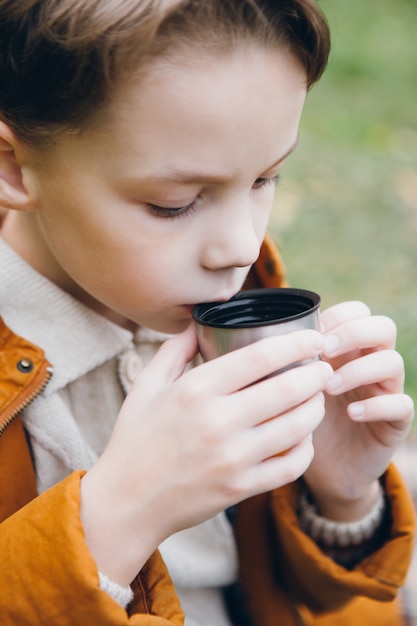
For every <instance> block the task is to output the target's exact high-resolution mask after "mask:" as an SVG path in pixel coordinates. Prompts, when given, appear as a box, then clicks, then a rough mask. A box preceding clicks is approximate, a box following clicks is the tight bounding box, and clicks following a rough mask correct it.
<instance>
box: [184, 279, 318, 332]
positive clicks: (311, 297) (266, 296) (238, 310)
mask: <svg viewBox="0 0 417 626" xmlns="http://www.w3.org/2000/svg"><path fill="white" fill-rule="evenodd" d="M319 306H320V296H319V295H318V294H317V293H315V292H314V291H309V290H307V289H296V288H291V287H276V288H264V289H248V290H245V291H241V292H239V293H238V294H236V295H235V296H233V298H231V299H230V300H228V301H227V302H203V303H201V304H197V305H196V306H195V307H194V308H193V311H192V317H193V320H194V321H195V322H196V323H197V324H199V325H201V326H209V327H211V328H230V329H233V328H254V327H258V326H270V325H272V324H281V323H285V322H289V321H291V320H296V319H299V318H302V317H305V316H306V315H310V314H311V313H312V312H314V311H315V310H317V309H318V308H319Z"/></svg>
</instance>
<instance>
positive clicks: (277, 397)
mask: <svg viewBox="0 0 417 626" xmlns="http://www.w3.org/2000/svg"><path fill="white" fill-rule="evenodd" d="M332 377H333V370H332V368H331V367H330V366H329V364H328V363H325V362H324V361H315V362H312V363H309V364H307V365H303V366H300V367H297V368H294V369H291V370H288V371H286V372H284V373H282V374H278V375H277V376H274V377H272V378H268V379H267V380H263V381H261V382H259V383H257V384H256V385H252V386H251V387H247V388H245V389H243V390H241V391H239V392H238V393H236V394H233V395H230V396H229V399H228V402H229V404H230V408H229V411H230V414H231V415H236V420H238V421H239V423H240V424H243V425H245V426H256V425H257V424H261V423H263V422H265V421H266V420H269V419H271V418H272V417H275V416H277V415H281V414H282V413H286V412H287V411H291V410H292V409H293V408H294V407H297V406H298V405H300V404H302V403H304V402H306V400H308V399H309V398H311V397H312V396H315V395H316V394H317V393H318V392H320V391H323V390H324V389H325V388H326V387H327V386H328V384H329V381H330V380H331V378H332ZM232 411H233V412H232ZM286 445H288V442H286Z"/></svg>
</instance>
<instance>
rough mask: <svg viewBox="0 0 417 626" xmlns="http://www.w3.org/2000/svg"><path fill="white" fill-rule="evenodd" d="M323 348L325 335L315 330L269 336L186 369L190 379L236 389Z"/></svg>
mask: <svg viewBox="0 0 417 626" xmlns="http://www.w3.org/2000/svg"><path fill="white" fill-rule="evenodd" d="M322 350H323V337H322V335H321V333H319V332H317V331H315V330H301V331H297V332H294V333H290V334H287V335H280V336H274V337H268V338H266V339H261V340H260V341H257V342H255V343H252V344H250V345H248V346H245V347H244V348H239V349H238V350H235V351H233V352H229V353H228V354H225V355H223V356H221V357H218V358H216V359H213V360H212V361H208V362H207V363H204V364H203V365H201V366H200V367H198V368H194V369H193V370H192V371H191V372H188V373H187V377H188V383H190V382H192V383H193V384H196V385H201V384H202V381H205V382H204V384H206V385H210V386H211V387H212V389H213V391H216V392H217V393H218V394H221V395H223V394H228V393H233V392H235V391H237V390H238V389H243V388H244V387H247V386H248V385H251V384H253V383H254V382H256V381H259V380H261V379H262V378H264V377H265V376H268V375H270V374H272V373H273V372H275V371H277V370H280V369H281V368H283V367H286V366H288V365H290V364H292V363H296V362H297V361H303V360H305V359H311V358H312V357H317V356H318V355H319V354H320V353H321V352H322ZM188 383H187V384H188Z"/></svg>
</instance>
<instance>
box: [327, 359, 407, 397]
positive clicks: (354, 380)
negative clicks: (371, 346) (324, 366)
mask: <svg viewBox="0 0 417 626" xmlns="http://www.w3.org/2000/svg"><path fill="white" fill-rule="evenodd" d="M376 383H378V384H379V385H380V386H381V387H383V388H384V389H385V390H386V391H387V392H389V393H396V392H398V391H401V390H402V386H403V383H404V361H403V359H402V357H401V355H400V354H399V353H398V352H396V351H395V350H383V351H381V352H372V353H371V354H367V355H365V356H363V357H361V358H359V359H355V360H354V361H350V362H349V363H346V364H345V365H343V366H342V367H341V368H339V369H338V370H337V371H336V372H335V373H334V376H333V379H332V380H331V382H330V383H329V385H328V386H327V388H326V392H327V393H329V394H331V395H339V394H341V393H345V392H346V391H351V390H352V389H357V388H359V387H362V386H365V385H372V384H376Z"/></svg>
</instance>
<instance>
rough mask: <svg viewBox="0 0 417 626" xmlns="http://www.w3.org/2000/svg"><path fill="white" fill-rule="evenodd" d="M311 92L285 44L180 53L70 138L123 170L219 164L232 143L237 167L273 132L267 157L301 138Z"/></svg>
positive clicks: (135, 81) (135, 80)
mask: <svg viewBox="0 0 417 626" xmlns="http://www.w3.org/2000/svg"><path fill="white" fill-rule="evenodd" d="M305 93H306V87H305V73H304V70H303V68H302V67H301V65H300V64H299V62H298V61H297V59H296V58H295V57H293V56H292V55H291V54H288V53H286V52H285V51H283V50H279V49H274V50H273V51H272V50H270V49H266V48H264V47H261V46H258V45H253V46H246V47H242V48H241V49H234V50H233V51H229V52H228V54H223V55H220V56H219V55H218V54H212V55H207V54H206V53H203V54H200V55H199V56H198V55H195V56H193V57H192V59H190V56H189V55H188V57H184V56H183V55H182V54H173V55H171V56H170V57H168V58H161V59H157V60H154V61H153V62H152V63H150V64H149V65H148V67H147V71H146V74H144V73H141V74H139V75H132V76H131V77H130V79H129V80H124V81H123V82H122V83H121V84H120V85H119V86H118V88H117V90H116V91H115V93H114V95H113V97H112V99H111V101H110V102H109V103H108V104H107V105H106V106H105V107H104V109H103V111H102V112H100V114H99V115H97V117H96V119H95V121H94V123H93V124H92V125H91V126H89V127H88V128H87V129H86V130H85V131H84V132H83V133H82V134H81V135H80V136H78V137H75V138H71V137H69V138H68V140H69V141H68V142H66V144H67V146H68V145H73V146H75V147H77V146H78V147H80V146H82V149H83V150H84V151H85V154H87V155H88V154H90V156H91V157H92V158H95V159H96V160H97V158H98V159H99V160H100V161H103V160H104V159H107V160H108V161H109V162H110V161H112V162H113V164H112V167H114V168H116V169H120V170H125V169H130V168H132V169H134V168H135V167H136V165H137V164H138V163H140V166H141V169H142V170H143V171H146V170H149V171H150V172H151V171H154V170H155V168H158V169H160V170H163V169H164V168H168V169H170V168H171V169H172V167H173V164H175V165H176V166H177V167H178V168H179V169H184V170H187V169H190V167H191V166H193V165H194V161H195V159H196V158H198V159H199V160H200V161H201V162H204V164H205V167H206V168H207V169H208V170H211V169H212V170H213V171H216V165H217V163H220V162H221V161H222V162H225V161H224V157H225V154H220V152H221V151H222V150H224V151H226V146H227V155H228V158H229V162H230V165H231V163H232V162H234V164H235V166H236V167H237V166H238V165H237V164H238V163H239V161H240V159H241V157H242V149H243V150H246V151H247V152H248V153H251V152H253V153H254V154H255V153H258V152H259V146H266V145H267V144H268V142H269V140H270V138H271V137H272V139H273V144H274V145H272V147H271V149H270V150H271V154H270V155H269V154H268V155H266V157H265V158H266V161H268V160H270V162H271V163H272V162H274V161H275V160H276V158H277V155H278V156H279V155H280V154H284V153H285V152H286V151H287V149H288V148H290V147H291V146H292V144H293V143H294V140H295V139H296V135H297V128H296V127H297V124H298V117H299V113H301V108H302V104H303V102H304V97H305ZM276 144H278V145H276ZM116 156H117V158H116ZM191 169H194V168H193V167H191Z"/></svg>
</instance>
